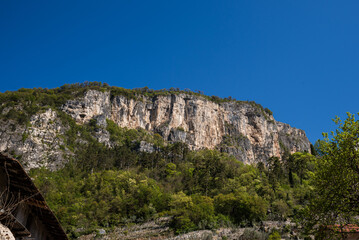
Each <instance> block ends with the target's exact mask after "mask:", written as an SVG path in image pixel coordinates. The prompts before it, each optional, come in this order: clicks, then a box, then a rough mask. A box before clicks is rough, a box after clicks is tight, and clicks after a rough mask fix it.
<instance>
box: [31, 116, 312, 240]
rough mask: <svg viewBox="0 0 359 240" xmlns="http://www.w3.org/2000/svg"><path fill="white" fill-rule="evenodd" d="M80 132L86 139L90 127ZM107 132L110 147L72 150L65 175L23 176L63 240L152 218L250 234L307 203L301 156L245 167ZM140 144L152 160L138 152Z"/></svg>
mask: <svg viewBox="0 0 359 240" xmlns="http://www.w3.org/2000/svg"><path fill="white" fill-rule="evenodd" d="M90 124H91V123H90ZM90 124H89V125H90ZM83 128H84V129H85V130H86V131H91V126H86V125H85V126H83ZM107 129H108V131H109V132H110V133H111V138H112V139H113V141H114V142H116V143H117V145H116V146H115V147H112V148H108V147H106V146H105V145H103V144H100V143H98V142H96V141H92V142H88V143H87V144H84V145H82V146H78V150H77V151H76V155H75V156H74V158H73V160H72V161H71V162H70V163H69V164H67V166H66V167H65V168H63V169H61V170H59V171H56V172H50V171H48V170H46V169H34V170H32V171H31V176H32V177H33V178H34V180H35V184H36V185H37V186H39V188H40V189H41V191H42V192H43V193H44V195H45V197H46V199H47V201H48V203H49V205H50V207H51V208H52V209H53V210H54V211H55V213H56V215H57V216H58V217H59V219H60V221H61V222H62V224H63V225H64V227H65V228H66V231H67V232H68V233H69V234H70V235H71V236H77V235H78V234H84V233H86V232H88V231H94V230H95V229H98V228H100V227H101V228H112V227H115V226H120V225H128V224H131V223H139V222H143V221H146V220H149V219H154V218H157V217H159V216H172V220H171V223H170V226H171V227H172V228H173V229H174V231H175V232H176V233H182V232H187V231H191V230H196V229H214V228H218V227H220V226H228V225H239V226H252V225H253V224H254V223H256V222H258V221H262V220H266V219H267V220H284V219H286V218H288V217H293V216H294V215H295V214H296V213H297V212H298V211H299V210H300V209H302V208H303V206H304V205H305V204H306V203H307V202H308V201H309V198H310V184H309V179H310V177H311V174H312V171H313V159H314V157H313V156H312V155H310V154H308V153H295V154H293V155H290V154H288V155H287V156H284V157H283V160H284V161H279V159H278V158H275V157H273V158H271V159H269V160H268V165H267V166H265V165H264V164H262V163H259V164H258V165H257V166H252V165H244V164H242V163H241V162H238V161H237V160H236V159H234V158H233V157H231V156H229V155H227V154H225V153H220V152H218V151H217V150H201V151H190V150H189V149H188V147H187V146H186V145H185V144H184V143H175V144H166V143H164V142H163V140H162V139H161V138H160V137H159V136H155V135H151V134H149V133H147V132H145V131H143V130H133V129H132V130H127V129H121V128H119V127H118V126H117V125H115V124H113V122H111V121H108V127H107ZM83 131H84V130H83ZM144 139H145V140H146V141H148V142H150V143H152V144H153V145H154V146H155V149H156V150H155V151H154V152H152V153H146V152H139V151H138V144H139V142H140V141H142V140H144Z"/></svg>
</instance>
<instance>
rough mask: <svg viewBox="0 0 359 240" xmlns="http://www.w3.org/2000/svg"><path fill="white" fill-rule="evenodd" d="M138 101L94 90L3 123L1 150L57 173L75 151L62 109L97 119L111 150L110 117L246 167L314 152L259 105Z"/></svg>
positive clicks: (186, 99)
mask: <svg viewBox="0 0 359 240" xmlns="http://www.w3.org/2000/svg"><path fill="white" fill-rule="evenodd" d="M137 98H141V99H139V100H135V99H130V98H127V97H125V96H112V95H111V94H110V92H100V91H95V90H89V91H87V92H86V93H85V95H84V96H83V97H80V98H77V99H75V100H71V101H68V102H66V103H65V104H64V105H63V106H62V107H61V109H57V110H53V109H50V108H48V109H47V110H42V112H38V113H36V114H35V115H33V116H32V117H31V118H30V122H29V123H28V124H27V125H26V126H25V125H18V124H17V123H16V122H15V121H13V120H8V121H3V120H0V151H1V152H8V153H10V154H12V155H13V156H15V157H18V158H21V162H22V163H23V165H24V167H25V168H26V169H31V168H36V167H43V166H44V167H46V168H49V169H52V170H55V169H58V168H60V167H61V166H63V165H64V163H66V161H67V159H68V157H69V156H71V154H73V153H72V152H71V150H70V149H71V147H70V146H66V142H65V140H64V139H66V137H65V135H66V132H67V131H68V130H69V129H70V126H65V125H64V123H63V122H62V120H61V118H60V117H59V116H58V114H59V111H63V112H64V113H67V114H68V115H70V116H71V117H72V118H73V119H74V120H75V121H76V122H77V123H78V124H84V123H88V122H90V121H95V122H96V124H97V125H99V126H100V127H99V128H96V130H95V132H94V133H93V136H94V137H95V138H96V139H97V140H98V141H99V142H102V143H105V144H106V145H107V146H109V147H111V146H113V144H114V143H112V142H111V141H110V139H111V138H110V134H109V132H108V131H107V130H106V126H107V121H106V119H109V120H112V121H113V122H115V123H116V124H117V125H118V126H120V127H126V128H142V129H145V130H147V131H149V132H152V133H158V134H160V135H161V136H162V137H163V138H164V139H165V140H167V141H169V142H185V143H187V144H188V146H189V147H190V148H191V149H192V150H198V149H202V148H209V149H219V150H220V151H223V152H227V153H229V154H231V155H234V156H235V157H236V158H237V159H238V160H240V161H243V162H244V163H256V162H258V161H266V160H267V159H268V158H269V157H271V156H278V157H280V156H281V154H282V153H283V152H284V151H289V152H291V153H293V152H297V151H308V152H309V151H310V142H309V141H308V139H307V137H306V135H305V133H304V131H302V130H300V129H296V128H292V127H290V126H289V125H288V124H284V123H280V122H277V121H275V120H274V118H273V116H271V115H269V114H268V113H266V112H265V111H264V110H263V109H262V108H261V107H259V106H258V105H256V104H254V103H252V104H251V103H247V102H234V101H232V102H224V103H219V104H218V103H215V102H213V101H210V100H208V99H206V98H205V97H202V96H195V95H190V94H184V93H181V94H172V95H159V96H155V97H146V96H137ZM19 108H20V109H19V110H20V111H21V106H20V107H19ZM6 111H9V109H5V110H3V114H4V113H6ZM81 141H83V140H81V139H78V142H81ZM138 150H139V151H142V152H153V151H155V148H154V147H153V145H151V144H149V143H147V142H143V141H142V142H140V144H139V146H138Z"/></svg>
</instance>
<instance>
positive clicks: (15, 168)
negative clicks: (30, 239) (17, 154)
mask: <svg viewBox="0 0 359 240" xmlns="http://www.w3.org/2000/svg"><path fill="white" fill-rule="evenodd" d="M5 166H6V172H7V173H8V175H9V180H10V181H9V182H10V192H11V193H13V194H15V195H20V196H21V201H23V202H24V204H26V205H28V206H29V208H30V209H31V210H32V212H33V213H34V214H36V217H37V218H39V220H40V221H41V222H42V223H43V224H44V226H45V227H46V229H47V231H48V233H49V235H51V237H53V238H54V239H56V240H57V239H59V240H67V239H68V237H67V235H66V233H65V231H64V229H63V228H62V227H61V225H60V223H59V221H58V220H57V218H56V217H55V215H54V213H53V212H52V211H51V209H50V208H49V206H48V205H47V203H46V201H45V199H44V197H43V196H42V194H41V193H40V191H39V189H38V188H37V187H36V186H35V184H34V183H33V182H32V180H31V178H30V177H29V175H28V174H27V173H26V172H25V170H24V169H23V167H22V166H21V164H20V163H19V162H18V161H17V160H16V159H12V158H9V157H7V156H5V155H3V154H2V153H0V168H5ZM9 219H12V221H13V222H14V224H11V225H12V226H14V227H16V229H13V230H12V229H11V228H10V230H12V231H15V232H17V231H19V234H25V233H26V231H27V230H26V228H25V227H24V226H22V225H21V223H18V222H17V223H16V224H15V222H16V219H14V217H13V216H12V215H11V216H9ZM9 219H8V220H9ZM17 229H18V230H17ZM14 234H16V233H14Z"/></svg>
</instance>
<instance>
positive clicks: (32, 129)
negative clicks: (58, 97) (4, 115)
mask: <svg viewBox="0 0 359 240" xmlns="http://www.w3.org/2000/svg"><path fill="white" fill-rule="evenodd" d="M65 131H66V128H65V127H63V126H62V123H61V121H60V119H59V118H58V117H57V114H56V112H55V111H53V110H52V109H48V110H46V111H45V112H42V113H37V114H36V115H33V116H32V117H31V119H30V124H29V125H28V126H21V125H17V124H16V123H14V122H12V121H8V122H2V123H1V124H0V151H1V152H6V151H7V152H10V153H11V154H12V155H14V156H17V157H18V158H21V160H22V162H23V164H24V167H25V169H31V168H36V167H47V168H49V169H58V168H59V167H61V166H62V165H63V164H64V163H65V162H66V161H65V159H64V150H65V149H61V148H62V147H63V146H64V142H63V139H62V138H61V135H62V134H64V132H65ZM68 153H69V152H68Z"/></svg>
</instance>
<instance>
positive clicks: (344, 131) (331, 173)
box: [303, 113, 359, 239]
mask: <svg viewBox="0 0 359 240" xmlns="http://www.w3.org/2000/svg"><path fill="white" fill-rule="evenodd" d="M334 122H335V123H336V124H337V125H338V129H337V130H336V131H335V132H332V133H331V138H329V134H327V133H325V134H324V139H323V140H321V141H319V142H318V144H317V147H318V153H319V155H320V157H319V158H318V160H317V167H316V169H317V171H316V174H315V177H314V179H313V180H314V181H313V187H314V194H315V195H314V197H313V198H312V199H311V202H310V204H309V205H308V207H307V209H306V211H305V215H304V219H303V220H304V221H303V223H304V224H305V226H306V228H307V230H308V231H309V232H314V233H316V234H317V235H318V237H320V238H323V239H329V238H330V237H333V238H344V236H335V235H334V232H333V231H331V230H332V229H333V226H334V225H336V226H337V228H338V229H341V228H342V227H344V226H345V225H347V224H357V223H358V218H357V216H358V215H359V187H358V184H359V149H358V146H359V120H356V119H355V115H354V114H349V113H348V118H347V119H346V120H345V121H342V120H341V119H340V118H338V117H337V118H335V119H334ZM318 227H319V229H318ZM340 232H341V231H340V230H339V231H337V233H338V234H339V233H340Z"/></svg>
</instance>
